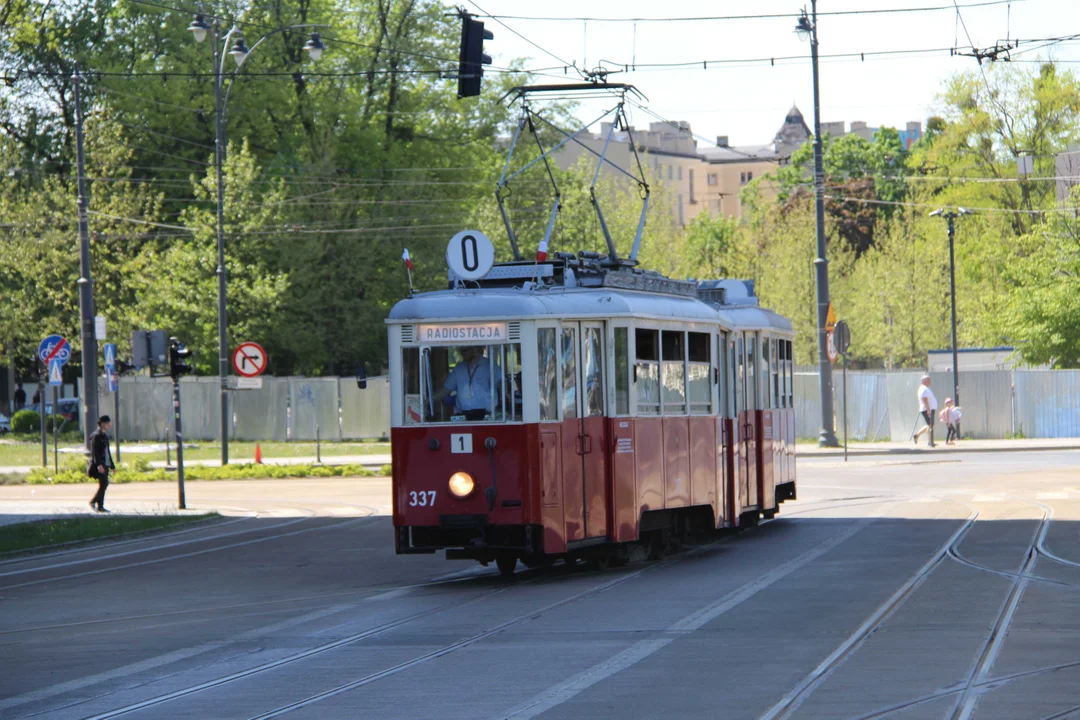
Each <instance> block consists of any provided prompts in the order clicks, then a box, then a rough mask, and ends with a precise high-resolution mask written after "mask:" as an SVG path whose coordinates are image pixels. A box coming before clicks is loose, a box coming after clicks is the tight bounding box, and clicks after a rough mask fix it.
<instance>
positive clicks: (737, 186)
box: [556, 106, 922, 227]
mask: <svg viewBox="0 0 1080 720" xmlns="http://www.w3.org/2000/svg"><path fill="white" fill-rule="evenodd" d="M821 128H822V133H823V134H825V135H832V136H833V137H839V136H842V135H845V134H847V133H849V132H850V133H852V134H856V135H859V136H860V137H862V138H864V139H866V140H868V141H869V140H872V139H873V134H874V133H875V132H877V128H872V127H868V126H867V124H866V123H865V122H861V121H853V122H852V123H851V124H850V130H845V127H844V123H843V122H830V123H822V124H821ZM610 129H611V124H610V123H601V127H600V132H598V133H587V134H586V133H583V134H582V135H580V136H579V138H580V139H581V142H582V144H584V145H586V146H588V148H589V149H591V150H592V151H594V152H595V153H597V154H599V153H601V152H602V151H603V149H604V142H605V140H606V139H607V135H608V131H609V130H610ZM921 129H922V125H921V123H918V122H909V123H908V124H907V127H906V128H905V129H904V130H901V131H900V137H901V142H903V143H904V145H905V147H908V148H910V146H911V144H912V143H914V142H915V141H916V140H917V139H918V138H919V137H920V136H921ZM631 137H632V138H633V141H634V144H635V145H636V146H637V149H638V152H639V153H640V154H641V161H642V164H643V165H644V166H645V168H646V174H647V177H649V179H650V182H651V181H653V180H659V181H660V182H661V183H663V184H664V186H665V187H666V189H667V191H668V193H669V194H670V196H671V197H672V200H673V202H674V204H675V207H674V217H675V222H676V224H677V225H679V226H683V227H685V226H686V225H688V224H689V223H690V222H691V221H692V220H693V219H694V218H695V217H696V216H697V215H698V214H699V213H702V212H707V213H709V214H710V215H711V216H712V217H734V218H739V217H741V216H742V209H743V208H742V201H741V200H740V197H739V196H740V193H741V192H742V189H743V188H744V187H746V185H748V184H749V183H750V182H752V181H753V180H755V179H757V178H760V177H763V176H765V175H768V174H769V173H771V172H773V171H775V170H776V169H777V168H779V167H781V166H782V165H784V164H786V163H787V162H788V161H789V160H790V159H791V155H792V153H794V152H795V151H796V150H797V149H799V147H801V146H802V145H803V143H805V142H807V141H809V140H810V138H811V137H812V136H811V133H810V128H809V126H807V124H806V120H805V119H804V118H803V115H802V113H801V112H800V111H799V108H797V107H795V106H792V107H791V109H790V110H789V111H788V113H787V115H786V116H785V117H784V121H783V123H782V124H781V125H780V129H779V130H778V131H777V132H776V135H774V136H773V139H772V141H771V142H768V143H765V144H762V145H732V144H731V143H730V142H729V139H728V137H727V136H726V135H718V136H717V137H716V142H715V144H711V143H708V142H706V143H705V145H704V146H703V147H700V146H699V145H698V140H697V138H696V137H695V136H694V134H693V132H692V131H691V129H690V123H688V122H686V121H679V122H670V123H669V122H654V123H650V124H649V128H648V130H639V129H635V128H634V127H633V126H631V127H630V131H629V132H627V131H624V130H616V131H615V133H614V135H613V136H612V140H611V144H610V145H609V146H608V151H607V157H608V158H609V159H610V160H611V161H612V162H613V163H615V164H616V165H618V166H619V167H621V168H631V167H632V164H633V162H634V157H633V153H632V152H631V149H630V138H631ZM583 156H587V157H588V158H589V160H590V161H591V162H592V163H593V167H595V162H596V160H597V156H596V155H594V154H593V153H591V152H589V150H586V149H585V148H583V147H582V146H581V145H578V144H577V143H572V142H571V143H567V144H566V145H565V146H563V148H562V149H561V150H560V152H559V153H558V155H557V156H556V157H557V162H558V165H559V167H561V168H563V169H564V170H565V169H566V168H569V167H571V166H573V165H574V164H576V163H577V162H579V161H580V159H581V158H582V157H583ZM634 171H635V172H636V168H635V169H634ZM613 172H614V174H615V175H616V176H619V175H620V174H619V173H618V172H617V171H613V169H611V168H606V169H605V170H604V173H605V174H607V173H613ZM621 181H623V182H625V183H626V184H629V183H630V182H631V181H630V179H629V178H627V177H626V176H625V175H622V176H621ZM762 192H763V193H765V194H766V195H771V194H772V193H773V192H774V191H773V188H772V187H771V186H770V185H768V184H765V185H762Z"/></svg>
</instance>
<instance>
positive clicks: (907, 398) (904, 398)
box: [885, 372, 923, 442]
mask: <svg viewBox="0 0 1080 720" xmlns="http://www.w3.org/2000/svg"><path fill="white" fill-rule="evenodd" d="M922 376H923V373H922V372H903V373H888V374H887V375H886V376H885V392H886V395H887V396H888V404H889V437H890V438H891V439H892V440H893V442H903V441H904V440H910V439H911V432H912V429H913V428H914V427H915V421H916V419H917V418H918V417H919V403H918V388H919V380H920V379H921V378H922Z"/></svg>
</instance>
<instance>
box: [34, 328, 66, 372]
mask: <svg viewBox="0 0 1080 720" xmlns="http://www.w3.org/2000/svg"><path fill="white" fill-rule="evenodd" d="M38 357H39V358H41V362H43V363H45V364H46V365H48V364H49V362H50V361H52V360H59V361H60V364H61V365H63V364H65V363H66V362H67V361H68V360H69V359H70V358H71V345H70V344H69V343H68V341H67V338H65V337H64V336H63V335H50V336H49V337H47V338H45V339H44V340H42V341H41V344H39V345H38Z"/></svg>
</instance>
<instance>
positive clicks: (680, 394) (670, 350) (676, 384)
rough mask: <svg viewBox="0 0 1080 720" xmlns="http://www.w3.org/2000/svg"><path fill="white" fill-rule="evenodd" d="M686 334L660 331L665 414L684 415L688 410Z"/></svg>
mask: <svg viewBox="0 0 1080 720" xmlns="http://www.w3.org/2000/svg"><path fill="white" fill-rule="evenodd" d="M685 342H686V334H685V333H682V332H669V331H667V330H665V331H664V332H662V333H660V346H661V355H662V358H661V359H662V360H663V363H662V370H661V380H662V382H661V389H660V393H661V399H662V400H663V402H664V414H665V415H682V414H684V413H685V412H686V364H685V363H686V350H685V346H684V345H685Z"/></svg>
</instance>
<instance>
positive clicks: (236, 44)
mask: <svg viewBox="0 0 1080 720" xmlns="http://www.w3.org/2000/svg"><path fill="white" fill-rule="evenodd" d="M319 27H327V26H326V25H314V24H311V23H304V24H301V25H290V26H288V27H280V28H277V29H276V30H271V31H270V32H268V33H267V34H266V35H263V36H262V37H261V38H259V40H258V42H256V43H255V44H254V45H252V46H251V47H250V48H248V46H247V45H246V44H245V43H244V34H243V33H242V32H241V31H240V30H239V29H238V28H236V27H233V28H232V29H231V30H229V32H228V33H226V35H225V37H224V39H222V40H221V42H219V37H220V29H221V26H220V20H219V19H218V18H216V17H215V18H213V24H212V25H211V24H209V23H207V22H206V20H205V18H204V17H203V16H202V14H197V15H195V18H194V19H193V20H192V21H191V25H189V26H188V30H190V31H191V35H192V37H194V39H195V42H197V43H201V42H202V41H203V40H205V39H206V36H207V33H208V32H210V31H213V33H214V38H213V39H214V48H213V62H214V110H215V113H214V117H215V122H214V136H215V142H214V170H215V173H216V175H217V277H218V377H219V379H220V383H221V425H220V433H221V464H222V465H228V464H229V386H228V380H229V334H228V315H227V313H226V306H225V294H226V293H225V291H226V280H225V177H224V176H225V172H224V165H225V121H226V117H225V113H226V111H227V109H228V102H229V96H228V93H225V94H224V96H223V95H222V85H223V83H224V78H225V76H226V75H231V76H232V77H234V78H235V76H236V73H237V72H239V70H240V68H241V67H242V66H243V64H244V62H245V61H246V60H247V59H248V56H249V55H251V53H252V52H254V51H255V50H256V49H257V48H258V47H259V45H261V44H262V43H263V41H265V40H266V39H267V38H269V37H271V36H273V35H277V34H278V33H281V32H285V31H286V30H298V29H301V28H319ZM223 47H227V48H229V51H228V54H229V55H232V56H233V59H235V60H236V70H234V71H233V72H232V73H226V72H225V58H224V57H222V56H221V49H222V48H223ZM325 49H326V45H325V44H323V41H322V39H321V38H320V37H319V34H318V33H317V32H312V33H311V37H310V38H309V39H308V41H307V43H306V44H305V45H304V50H305V51H307V53H308V55H309V56H310V57H311V59H312V60H318V59H319V58H320V57H322V53H323V51H324V50H325ZM229 92H232V84H230V85H229Z"/></svg>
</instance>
